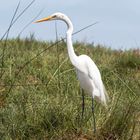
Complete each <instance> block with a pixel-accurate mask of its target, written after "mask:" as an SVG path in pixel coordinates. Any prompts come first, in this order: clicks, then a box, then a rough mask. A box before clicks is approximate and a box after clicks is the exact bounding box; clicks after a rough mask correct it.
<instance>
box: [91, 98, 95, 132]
mask: <svg viewBox="0 0 140 140" xmlns="http://www.w3.org/2000/svg"><path fill="white" fill-rule="evenodd" d="M92 115H93V123H94V133H96V121H95V114H94V99H93V98H92Z"/></svg>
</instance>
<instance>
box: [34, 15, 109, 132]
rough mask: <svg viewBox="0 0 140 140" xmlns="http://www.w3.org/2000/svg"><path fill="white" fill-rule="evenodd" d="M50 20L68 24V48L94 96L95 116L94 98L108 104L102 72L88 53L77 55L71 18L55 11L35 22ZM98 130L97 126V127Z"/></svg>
mask: <svg viewBox="0 0 140 140" xmlns="http://www.w3.org/2000/svg"><path fill="white" fill-rule="evenodd" d="M50 20H62V21H64V22H65V23H66V24H67V27H68V29H67V32H66V39H67V49H68V55H69V58H70V61H71V63H72V65H73V66H74V67H75V69H76V73H77V77H78V80H79V82H80V86H81V88H82V89H83V90H85V91H86V92H87V93H89V94H90V95H91V96H92V112H93V117H94V106H93V99H94V98H96V99H98V101H100V102H101V103H102V104H104V105H105V106H106V105H107V104H106V102H107V98H108V96H107V93H106V90H105V88H104V85H103V82H102V79H101V74H100V71H99V69H98V67H97V66H96V64H95V63H94V62H93V61H92V59H91V58H90V57H89V56H87V55H80V56H77V55H76V54H75V52H74V48H73V45H72V33H73V24H72V22H71V20H70V19H69V18H68V17H67V16H66V15H65V14H62V13H54V14H52V15H51V16H49V17H47V18H43V19H40V20H37V21H36V22H35V23H38V22H44V21H50ZM83 90H82V97H83V98H82V99H83V108H82V117H83V113H84V93H83ZM94 128H95V117H94ZM95 130H96V128H95Z"/></svg>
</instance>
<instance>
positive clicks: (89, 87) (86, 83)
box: [77, 70, 93, 95]
mask: <svg viewBox="0 0 140 140" xmlns="http://www.w3.org/2000/svg"><path fill="white" fill-rule="evenodd" d="M77 77H78V80H79V82H80V86H81V88H82V89H84V90H85V91H86V92H87V93H89V94H90V95H92V92H93V81H92V79H91V78H90V77H89V76H88V75H87V74H85V73H83V72H81V71H79V70H77Z"/></svg>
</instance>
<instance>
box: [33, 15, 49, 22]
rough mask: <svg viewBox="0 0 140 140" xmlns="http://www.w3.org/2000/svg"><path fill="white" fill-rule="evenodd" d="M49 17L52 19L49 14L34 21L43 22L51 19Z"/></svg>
mask: <svg viewBox="0 0 140 140" xmlns="http://www.w3.org/2000/svg"><path fill="white" fill-rule="evenodd" d="M51 19H52V16H49V17H47V18H42V19H40V20H37V21H35V22H34V23H38V22H44V21H48V20H51Z"/></svg>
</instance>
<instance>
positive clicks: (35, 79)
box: [0, 37, 140, 140]
mask: <svg viewBox="0 0 140 140" xmlns="http://www.w3.org/2000/svg"><path fill="white" fill-rule="evenodd" d="M52 44H53V42H39V41H36V40H35V39H34V37H31V38H27V39H24V40H21V39H19V38H17V39H12V40H8V41H7V42H5V41H1V42H0V56H1V57H0V78H1V80H0V138H1V139H2V140H11V139H12V140H24V139H25V140H26V139H31V140H138V139H140V54H139V53H140V52H139V50H128V51H121V50H111V49H110V48H107V47H105V46H101V45H97V46H94V45H93V44H85V43H79V42H75V43H74V48H75V51H76V53H77V54H78V55H80V54H83V53H84V54H87V55H89V56H90V57H91V58H92V59H93V60H94V61H95V63H96V64H97V65H98V67H99V69H100V71H101V74H102V79H103V81H104V84H105V87H106V90H107V92H108V94H109V97H110V101H109V103H108V108H107V109H105V108H104V107H102V106H101V105H100V104H99V103H97V102H95V116H96V125H97V132H96V134H94V133H93V119H92V112H91V98H90V97H89V96H86V106H85V107H86V109H85V114H84V119H83V121H81V102H82V97H81V93H80V89H79V83H78V81H77V78H76V74H75V70H74V68H73V66H72V65H71V63H70V60H69V58H68V55H67V48H66V44H65V43H64V42H62V43H59V44H58V45H52Z"/></svg>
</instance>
